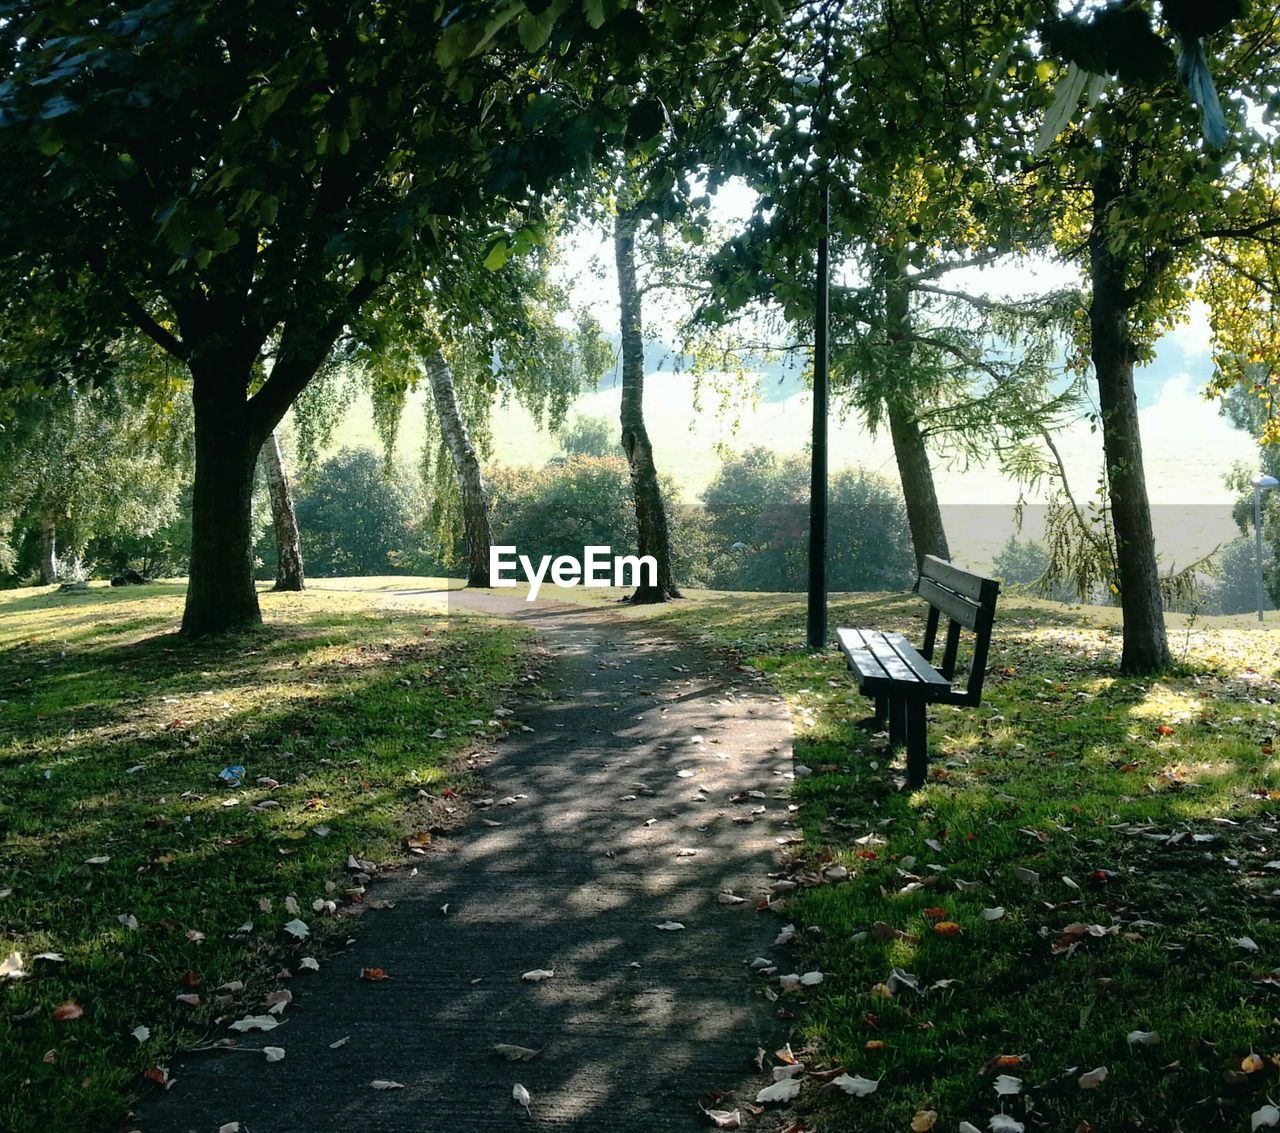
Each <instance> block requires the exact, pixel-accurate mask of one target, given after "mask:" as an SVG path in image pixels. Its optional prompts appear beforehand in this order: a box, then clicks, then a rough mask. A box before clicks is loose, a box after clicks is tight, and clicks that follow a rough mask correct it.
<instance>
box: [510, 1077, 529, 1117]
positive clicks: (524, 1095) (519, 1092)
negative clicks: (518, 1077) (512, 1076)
mask: <svg viewBox="0 0 1280 1133" xmlns="http://www.w3.org/2000/svg"><path fill="white" fill-rule="evenodd" d="M511 1100H512V1101H514V1102H515V1103H516V1104H517V1105H522V1106H524V1111H525V1113H528V1114H529V1116H530V1117H532V1116H533V1114H532V1113H529V1106H530V1105H531V1104H532V1102H533V1099H532V1098H531V1097H530V1096H529V1091H528V1090H526V1089H525V1088H524V1087H523V1086H522V1085H520V1083H519V1082H517V1083H516V1084H515V1085H514V1086H512V1087H511Z"/></svg>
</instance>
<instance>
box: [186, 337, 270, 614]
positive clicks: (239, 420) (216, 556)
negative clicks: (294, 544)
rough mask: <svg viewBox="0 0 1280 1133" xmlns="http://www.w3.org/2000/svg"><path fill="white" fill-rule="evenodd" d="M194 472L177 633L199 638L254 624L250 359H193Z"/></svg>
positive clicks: (257, 444) (257, 441) (255, 444)
mask: <svg viewBox="0 0 1280 1133" xmlns="http://www.w3.org/2000/svg"><path fill="white" fill-rule="evenodd" d="M190 365H191V375H192V400H193V403H194V407H195V442H196V470H195V481H194V484H193V486H192V490H191V572H190V577H189V579H188V582H187V604H186V609H185V611H184V613H183V615H182V632H183V633H184V634H185V635H186V636H188V637H204V636H206V635H208V634H213V633H221V632H224V631H226V630H231V629H240V628H243V627H246V626H252V625H258V624H260V623H261V621H262V613H261V611H260V610H259V609H258V592H257V589H256V588H255V587H254V584H253V516H252V511H253V508H252V504H253V473H254V466H255V464H256V462H257V457H258V450H259V449H260V448H261V447H262V441H263V434H261V433H258V434H255V431H254V429H253V428H252V426H251V421H250V414H249V407H248V402H247V400H246V398H245V395H246V392H247V388H248V365H247V364H245V366H244V373H243V375H239V376H238V375H236V374H235V373H234V371H233V372H231V373H228V372H227V368H228V367H232V366H234V365H235V363H234V361H232V360H229V359H217V358H213V359H209V360H207V361H201V362H200V363H199V364H197V363H196V362H195V361H194V360H193V361H192V362H191V364H190Z"/></svg>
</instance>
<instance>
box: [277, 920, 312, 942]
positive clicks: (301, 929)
mask: <svg viewBox="0 0 1280 1133" xmlns="http://www.w3.org/2000/svg"><path fill="white" fill-rule="evenodd" d="M284 930H285V932H287V933H288V934H289V935H290V936H293V937H296V938H297V939H298V940H305V939H306V938H307V937H308V936H310V935H311V930H310V929H309V928H307V926H306V924H305V923H304V922H303V921H300V920H297V919H294V920H291V921H290V922H289V923H288V924H287V925H285V926H284Z"/></svg>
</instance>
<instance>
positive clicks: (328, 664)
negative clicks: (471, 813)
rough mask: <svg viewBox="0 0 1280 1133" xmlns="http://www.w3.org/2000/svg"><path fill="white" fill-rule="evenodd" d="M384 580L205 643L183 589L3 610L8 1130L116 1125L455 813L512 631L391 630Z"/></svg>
mask: <svg viewBox="0 0 1280 1133" xmlns="http://www.w3.org/2000/svg"><path fill="white" fill-rule="evenodd" d="M385 581H386V580H362V582H363V583H364V584H365V586H364V589H363V590H361V591H359V592H350V593H338V592H334V591H330V590H327V589H321V588H316V589H312V590H309V591H307V592H306V593H304V594H296V595H279V594H270V593H263V595H262V603H263V607H264V611H263V612H264V616H265V617H266V619H267V623H268V624H267V625H266V626H265V627H264V628H262V629H260V630H257V631H255V632H252V633H246V634H243V635H240V636H237V637H235V638H232V639H230V640H226V639H224V640H222V641H220V642H218V643H217V644H201V645H192V644H188V643H187V642H185V641H183V640H181V639H179V638H178V637H177V636H176V634H175V632H174V631H175V630H176V628H177V624H178V620H179V617H180V614H181V607H182V599H183V590H184V587H183V586H182V585H180V584H177V583H168V584H160V585H155V586H151V587H146V588H139V589H137V590H133V589H130V590H127V591H120V590H112V589H110V588H109V587H106V586H105V585H103V586H99V585H95V586H93V587H92V588H91V589H90V591H89V592H88V593H83V594H77V595H71V596H65V595H59V594H57V593H54V592H51V591H50V590H49V589H42V590H40V591H34V592H33V591H31V590H19V591H8V592H5V593H2V594H0V830H2V831H3V840H2V841H0V924H2V925H3V934H4V935H3V938H2V941H0V961H4V960H5V958H6V957H8V958H9V960H8V964H9V966H10V967H13V966H14V965H20V970H21V971H23V972H25V976H24V977H23V978H10V979H8V980H6V981H4V983H3V989H2V990H0V996H2V997H3V1015H4V1020H5V1021H4V1023H3V1024H2V1025H0V1128H2V1129H5V1130H21V1131H30V1133H49V1131H52V1130H57V1131H58V1133H70V1131H73V1130H92V1131H95V1133H97V1131H101V1130H107V1129H115V1128H117V1127H119V1125H120V1123H121V1121H122V1120H124V1118H125V1115H126V1114H127V1112H128V1111H129V1108H130V1106H131V1104H132V1099H133V1098H135V1097H136V1096H137V1095H138V1094H139V1093H141V1092H142V1091H144V1090H154V1089H156V1088H158V1087H157V1086H156V1085H152V1084H151V1083H150V1082H148V1081H147V1078H148V1077H151V1078H153V1079H163V1078H164V1076H165V1074H166V1073H167V1064H168V1060H169V1059H170V1058H171V1057H172V1056H173V1054H174V1053H175V1052H177V1051H179V1050H186V1049H192V1048H194V1047H197V1046H202V1045H207V1044H208V1043H210V1042H212V1041H214V1038H212V1037H210V1036H215V1035H216V1037H219V1038H220V1037H222V1036H224V1035H226V1034H228V1032H227V1031H226V1030H225V1023H226V1022H228V1021H230V1020H231V1019H234V1018H239V1017H240V1016H243V1015H246V1014H253V1015H260V1014H263V1013H265V1012H267V1011H268V1010H269V1003H270V1001H269V1000H267V999H266V997H267V996H268V995H269V994H270V993H272V992H275V991H279V990H286V991H287V989H288V987H289V983H288V981H287V980H285V979H283V978H282V976H281V971H282V969H283V970H284V971H285V972H291V973H293V975H294V976H296V977H298V978H300V979H305V978H306V975H307V972H306V970H305V968H304V967H302V966H301V965H300V962H301V960H302V958H303V957H304V956H308V955H310V956H318V957H323V956H324V954H325V953H324V949H325V940H326V939H327V938H328V937H330V936H334V935H340V936H343V937H345V936H346V935H348V934H350V932H351V931H352V930H353V926H354V925H355V923H356V921H355V918H356V917H358V916H359V914H360V912H361V911H362V910H363V908H364V905H363V900H362V899H363V892H362V886H361V884H360V882H359V872H360V871H359V870H352V869H350V868H348V867H347V863H348V860H349V858H350V857H351V856H354V857H355V858H356V859H359V860H361V861H362V862H363V861H371V862H372V863H374V864H375V865H378V866H381V865H383V864H386V865H395V864H397V863H400V862H403V860H404V859H405V857H406V853H407V846H406V837H407V836H408V835H411V834H412V835H416V834H419V833H421V832H427V834H428V835H429V832H430V831H431V830H434V829H439V828H441V827H447V826H449V825H450V824H452V823H453V822H454V821H455V819H456V817H458V815H459V813H460V810H459V805H460V804H458V803H455V802H450V801H448V800H447V799H446V798H445V791H446V790H447V789H448V788H450V787H452V786H455V785H457V786H461V785H464V784H465V783H466V782H467V781H468V771H467V766H466V762H465V760H464V759H463V758H461V753H463V752H465V751H466V750H467V749H468V748H470V747H472V746H473V745H475V744H477V743H482V742H484V737H486V736H493V735H496V734H498V733H499V732H500V731H501V730H502V728H503V725H502V724H501V723H500V722H499V721H498V720H496V719H494V718H493V713H492V709H493V708H494V707H495V705H496V704H497V703H498V700H499V698H500V697H501V696H502V693H503V689H504V688H505V687H506V686H507V685H508V684H509V683H510V682H511V681H512V680H513V679H514V676H515V673H516V658H517V655H518V646H519V636H518V634H516V633H515V632H514V631H513V630H512V629H510V628H509V627H506V626H503V625H500V624H498V623H494V622H490V621H487V620H485V619H482V618H476V617H459V616H456V615H455V616H449V617H443V616H441V610H442V609H443V607H441V606H439V605H438V604H437V605H435V606H434V607H432V606H431V605H422V606H421V607H420V608H413V607H401V608H399V609H398V610H396V611H390V610H388V609H386V608H385V607H384V606H383V605H382V601H381V596H380V594H379V586H380V585H382V584H383V583H385ZM397 581H400V580H397ZM412 581H414V582H417V583H419V584H428V585H429V584H431V583H433V582H434V581H438V580H422V579H419V580H412ZM322 585H323V584H322ZM230 765H240V766H243V767H244V768H245V770H244V772H243V776H242V781H241V782H240V784H239V785H235V786H233V785H232V784H230V783H228V782H226V781H224V780H222V779H220V778H219V772H220V771H222V769H223V768H225V767H228V766H230ZM326 902H331V903H332V904H331V905H330V904H326ZM316 903H319V907H318V908H317V907H316ZM295 909H296V910H297V911H296V912H295V911H294V910H295ZM295 921H301V922H302V923H303V924H304V925H305V926H306V930H307V932H308V934H309V935H307V936H306V937H304V938H299V937H297V936H295V935H294V934H293V932H291V931H290V930H289V929H287V928H286V927H285V926H286V925H289V924H290V922H295ZM296 931H300V930H297V928H296V925H295V927H294V932H296ZM15 955H16V957H17V958H16V959H15ZM42 956H45V957H52V958H43V959H42V958H40V957H42ZM180 996H182V997H187V998H185V999H179V998H178V997H180ZM60 1009H61V1010H60ZM59 1016H71V1017H69V1018H60V1017H59ZM215 1020H221V1021H222V1023H223V1026H221V1027H217V1028H216V1029H215V1027H214V1023H215ZM139 1028H142V1030H139Z"/></svg>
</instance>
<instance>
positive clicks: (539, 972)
mask: <svg viewBox="0 0 1280 1133" xmlns="http://www.w3.org/2000/svg"><path fill="white" fill-rule="evenodd" d="M555 974H556V972H555V969H554V968H534V969H532V970H531V971H528V972H525V974H524V975H522V976H521V977H520V978H521V979H522V980H524V981H525V982H526V983H531V984H536V983H541V982H542V981H543V980H549V979H551V977H552V976H554V975H555Z"/></svg>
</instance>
